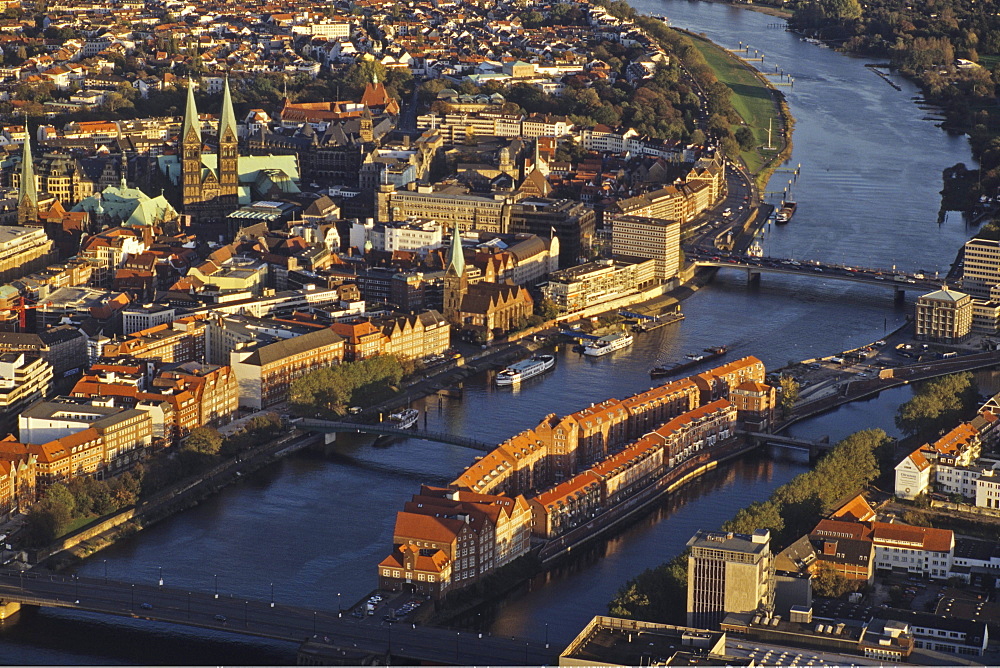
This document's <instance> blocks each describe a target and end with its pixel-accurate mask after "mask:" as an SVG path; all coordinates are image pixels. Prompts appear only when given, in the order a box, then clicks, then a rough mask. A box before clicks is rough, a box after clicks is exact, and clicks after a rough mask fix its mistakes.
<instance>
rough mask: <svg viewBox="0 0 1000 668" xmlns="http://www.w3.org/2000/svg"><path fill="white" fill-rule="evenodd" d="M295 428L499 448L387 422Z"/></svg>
mask: <svg viewBox="0 0 1000 668" xmlns="http://www.w3.org/2000/svg"><path fill="white" fill-rule="evenodd" d="M295 426H296V427H298V428H299V429H301V430H302V431H311V432H316V433H321V434H376V435H378V436H399V437H402V438H418V439H421V440H423V441H435V442H437V443H448V444H450V445H457V446H459V447H463V448H470V449H472V450H479V451H480V452H492V451H493V450H494V449H495V448H496V447H497V446H496V443H484V442H482V441H477V440H476V439H474V438H468V437H467V436H458V435H456V434H450V433H448V432H441V431H424V430H422V429H401V428H400V427H394V426H392V425H391V424H386V423H385V422H377V423H375V424H365V423H361V422H338V421H335V420H315V419H311V418H303V419H301V420H298V421H296V422H295Z"/></svg>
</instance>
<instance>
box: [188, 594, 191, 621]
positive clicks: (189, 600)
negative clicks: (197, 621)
mask: <svg viewBox="0 0 1000 668" xmlns="http://www.w3.org/2000/svg"><path fill="white" fill-rule="evenodd" d="M188 619H191V592H188Z"/></svg>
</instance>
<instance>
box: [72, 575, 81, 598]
mask: <svg viewBox="0 0 1000 668" xmlns="http://www.w3.org/2000/svg"><path fill="white" fill-rule="evenodd" d="M73 579H74V580H76V603H77V604H79V603H80V576H79V575H74V576H73Z"/></svg>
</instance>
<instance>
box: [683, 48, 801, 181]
mask: <svg viewBox="0 0 1000 668" xmlns="http://www.w3.org/2000/svg"><path fill="white" fill-rule="evenodd" d="M691 37H692V40H693V41H694V45H695V46H696V47H697V48H698V50H699V51H701V53H702V55H703V56H704V57H705V60H706V61H707V62H708V65H709V67H711V68H712V69H713V70H714V71H715V76H716V77H718V79H719V81H721V82H723V83H724V84H726V85H727V86H729V87H730V88H731V89H732V90H733V97H732V104H733V108H734V109H735V110H736V112H737V113H738V114H739V115H740V116H742V117H743V122H744V123H745V124H746V125H747V126H748V127H749V128H750V129H751V130H752V131H753V134H754V139H756V141H757V146H758V147H759V148H757V149H756V150H750V151H744V152H743V153H742V154H741V155H742V157H743V161H744V162H745V163H746V165H747V168H748V169H749V170H750V172H751V173H753V174H758V173H760V172H761V171H762V170H764V168H765V167H767V166H768V163H769V162H770V161H771V160H772V159H773V158H774V157H775V156H776V155H777V154H778V152H779V151H780V150H781V148H782V147H783V145H784V142H783V140H782V136H781V130H782V129H783V128H784V122H783V121H782V118H781V112H780V109H779V108H778V103H777V101H776V100H775V97H774V93H773V92H772V90H771V88H770V87H768V85H767V84H766V83H765V82H763V81H761V79H760V77H758V76H757V74H755V73H754V72H752V71H751V70H750V69H748V68H747V67H746V66H745V65H744V64H743V63H742V62H740V61H739V59H737V58H736V57H735V56H733V55H732V54H730V53H729V52H728V51H726V50H725V49H723V48H722V47H720V46H718V45H716V44H713V43H712V42H710V41H708V40H705V39H702V38H699V37H697V36H695V35H691ZM768 121H771V123H772V132H771V145H772V146H774V147H775V150H773V151H767V150H765V149H764V147H765V146H766V145H767V126H768ZM736 127H738V126H734V127H733V131H734V132H735V130H736Z"/></svg>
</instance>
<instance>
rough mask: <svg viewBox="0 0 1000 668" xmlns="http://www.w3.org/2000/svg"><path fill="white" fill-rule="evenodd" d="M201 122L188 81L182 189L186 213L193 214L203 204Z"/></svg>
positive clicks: (182, 159)
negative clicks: (193, 210)
mask: <svg viewBox="0 0 1000 668" xmlns="http://www.w3.org/2000/svg"><path fill="white" fill-rule="evenodd" d="M201 180H202V179H201V121H200V120H199V119H198V107H197V106H195V102H194V82H193V81H188V96H187V107H186V108H185V110H184V125H183V126H182V127H181V187H182V196H183V199H182V202H183V204H184V212H185V213H192V209H196V208H197V207H198V205H199V204H201V203H202V201H203V198H202V193H201Z"/></svg>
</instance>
